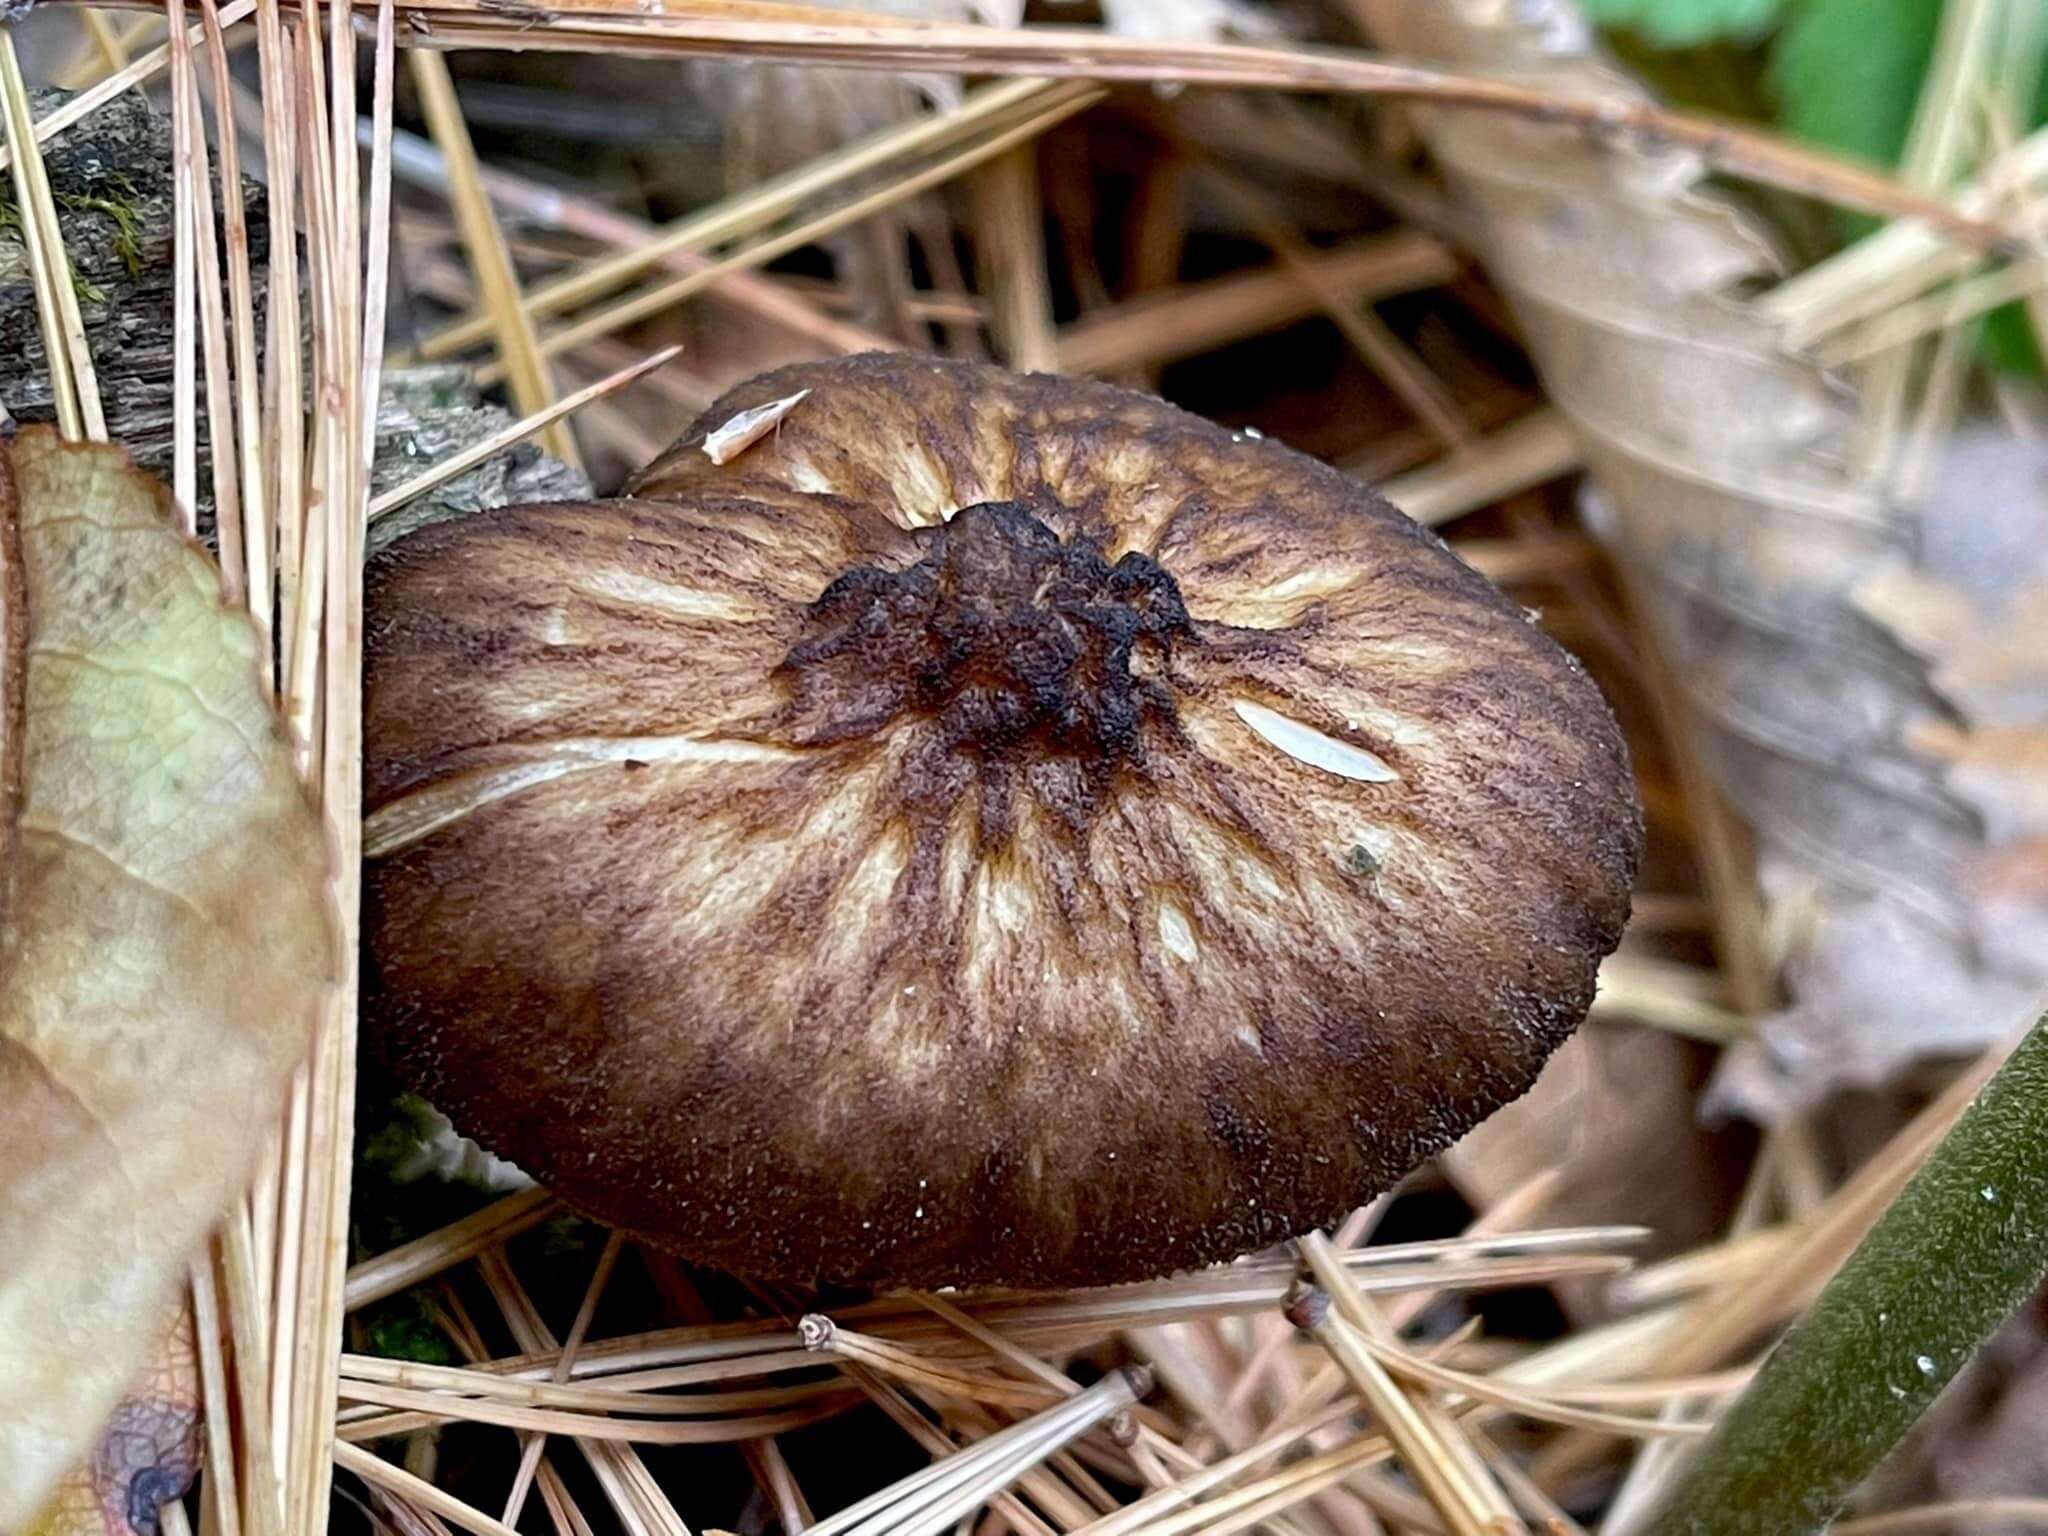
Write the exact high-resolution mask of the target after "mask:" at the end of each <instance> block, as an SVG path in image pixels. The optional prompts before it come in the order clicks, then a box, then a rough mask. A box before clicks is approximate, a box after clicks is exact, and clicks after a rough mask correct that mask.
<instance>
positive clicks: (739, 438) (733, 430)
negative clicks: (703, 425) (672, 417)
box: [704, 389, 810, 464]
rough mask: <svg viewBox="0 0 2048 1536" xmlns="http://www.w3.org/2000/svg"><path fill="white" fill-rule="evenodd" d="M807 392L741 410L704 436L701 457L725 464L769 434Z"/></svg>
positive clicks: (801, 391) (799, 392)
mask: <svg viewBox="0 0 2048 1536" xmlns="http://www.w3.org/2000/svg"><path fill="white" fill-rule="evenodd" d="M809 393H810V391H809V390H808V389H800V390H798V391H797V392H796V393H795V394H793V395H784V396H783V397H782V398H781V399H780V400H771V401H769V402H768V403H767V404H766V405H757V406H753V407H751V408H750V409H748V410H744V411H741V412H740V413H739V415H737V416H735V417H733V418H732V419H731V420H730V421H728V422H726V424H725V425H724V426H722V427H714V428H713V429H712V430H711V431H709V432H707V433H705V434H704V457H705V458H707V459H709V460H710V461H711V462H712V463H714V464H729V463H731V462H732V461H733V460H734V459H736V458H738V457H739V456H740V455H741V454H743V453H745V452H746V451H747V450H748V449H749V448H751V447H753V446H754V444H756V443H758V442H759V441H761V439H762V438H764V437H766V436H767V435H768V434H769V433H770V432H772V431H773V430H774V429H775V427H776V425H777V424H778V423H780V422H781V420H782V418H783V417H785V416H787V415H788V414H789V413H790V412H791V411H793V410H795V409H796V408H797V406H798V405H800V404H802V403H803V398H804V396H805V395H808V394H809Z"/></svg>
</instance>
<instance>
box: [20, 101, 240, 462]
mask: <svg viewBox="0 0 2048 1536" xmlns="http://www.w3.org/2000/svg"><path fill="white" fill-rule="evenodd" d="M31 96H32V99H33V101H34V105H35V109H36V115H37V116H38V117H41V116H43V115H45V114H47V113H48V112H49V111H51V110H52V109H54V108H55V107H57V106H59V105H60V104H62V103H63V102H64V101H66V100H68V99H69V93H68V92H63V91H34V92H32V93H31ZM171 148H172V146H171V120H170V118H169V117H167V116H163V115H160V114H159V113H157V112H155V111H153V110H152V109H151V107H150V105H149V103H148V102H147V101H146V100H145V99H143V98H142V97H141V96H140V95H137V94H135V93H133V92H131V93H129V94H128V95H125V96H122V97H119V98H117V99H116V100H114V101H112V102H109V103H108V104H107V105H106V106H104V107H102V108H101V109H100V110H99V111H97V112H95V113H94V114H93V115H92V116H91V118H89V119H88V120H87V122H86V123H84V124H81V125H80V126H79V127H77V128H74V129H72V130H71V131H70V132H68V133H63V134H60V135H58V136H57V138H56V139H54V140H53V141H51V142H50V143H48V144H46V145H44V147H43V155H44V162H45V164H46V165H47V167H48V170H49V176H50V189H51V191H52V192H53V193H54V194H55V196H56V200H57V210H58V222H59V224H60V226H61V227H62V229H63V233H64V246H65V250H66V251H67V252H68V253H69V255H70V258H71V264H72V270H73V274H74V278H75V281H76V283H77V286H78V297H79V306H80V310H81V312H82V314H83V317H84V320H85V334H86V341H87V343H88V345H89V346H90V347H91V349H92V356H93V362H94V364H95V366H96V367H97V369H98V372H99V383H100V393H101V396H102V398H103V399H104V402H105V405H106V412H107V434H108V436H109V437H111V438H112V439H113V440H114V441H115V442H117V443H120V444H122V445H123V446H124V447H126V448H127V449H128V451H129V452H130V453H131V454H132V455H133V456H134V458H135V461H136V463H137V464H139V465H141V466H142V467H143V468H144V469H147V470H148V471H149V472H150V473H151V474H154V475H159V476H167V475H168V472H169V470H170V464H171V416H172V405H173V400H174V396H173V392H172V384H171V373H172V369H171V352H172V345H171V344H172V337H171V328H172V327H171V313H172V304H171V284H172V277H173V271H174V266H173V263H172V259H171V247H172V238H171V237H172V231H173V226H174V219H173V215H172V205H171V182H172V176H171V170H172V155H171ZM242 202H243V207H244V210H245V216H246V218H247V219H248V226H249V255H250V260H251V265H252V268H253V270H254V274H255V299H256V307H257V311H258V312H259V313H260V312H261V311H262V307H263V298H264V294H263V289H264V280H265V274H266V273H267V271H268V269H269V263H268V260H267V256H268V253H269V248H270V221H269V217H268V214H267V210H266V208H265V204H264V198H263V189H262V187H261V186H259V185H258V184H257V183H256V182H254V181H251V180H248V179H246V178H245V179H244V180H243V183H242ZM216 233H217V234H218V236H219V239H220V242H221V246H222V248H223V249H225V247H226V242H227V235H226V232H225V230H224V229H223V230H217V231H216ZM0 405H4V406H5V408H6V409H7V410H8V412H10V413H11V414H12V415H13V416H14V417H15V419H16V420H18V421H22V422H36V421H50V420H53V419H54V416H55V412H54V408H53V404H52V400H51V395H50V380H49V365H48V358H47V355H46V353H45V351H44V348H43V335H42V329H41V327H40V326H39V325H38V324H37V321H36V303H35V292H34V288H33V285H32V284H31V282H30V280H29V269H28V265H27V253H26V251H25V249H24V247H23V245H22V240H21V224H20V210H19V209H18V208H16V207H15V205H14V202H13V198H12V194H11V193H10V192H8V191H6V190H4V189H0ZM205 419H206V418H205V412H204V411H203V410H202V411H201V412H200V422H201V430H202V432H203V431H204V423H205ZM203 458H204V455H202V459H203ZM202 499H203V498H202Z"/></svg>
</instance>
